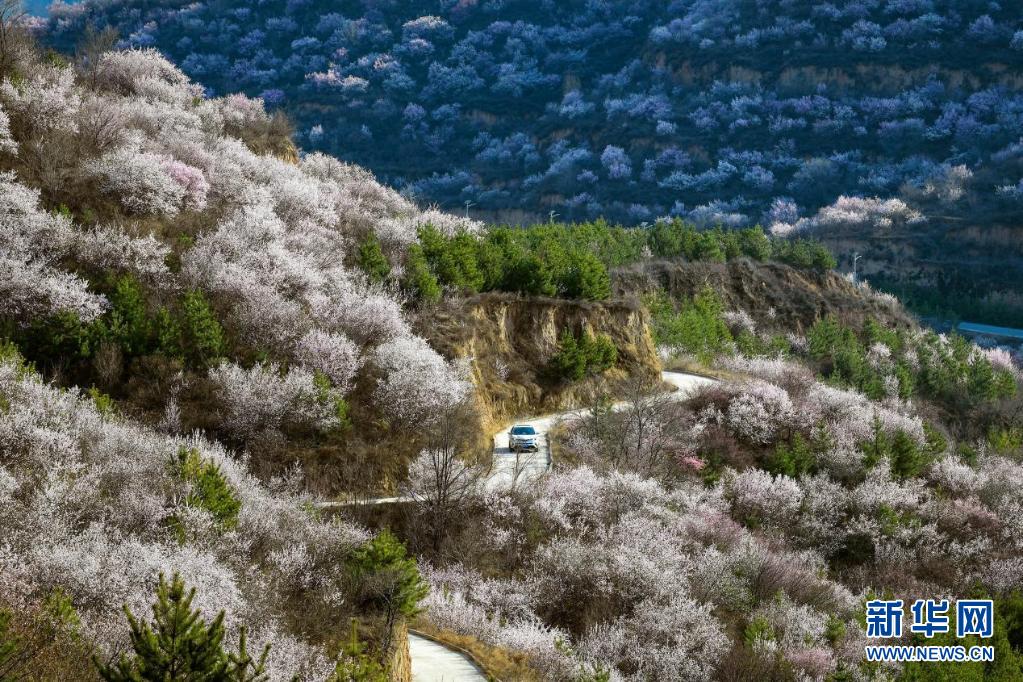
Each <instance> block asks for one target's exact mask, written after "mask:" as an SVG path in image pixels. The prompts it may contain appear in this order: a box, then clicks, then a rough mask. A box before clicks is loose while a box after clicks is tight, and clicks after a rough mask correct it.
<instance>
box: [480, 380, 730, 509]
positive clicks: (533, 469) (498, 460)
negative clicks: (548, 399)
mask: <svg viewBox="0 0 1023 682" xmlns="http://www.w3.org/2000/svg"><path fill="white" fill-rule="evenodd" d="M661 379H662V380H664V382H665V383H668V384H671V385H672V386H674V387H675V389H676V390H675V391H674V393H672V395H673V396H676V397H677V398H678V400H685V399H686V398H688V397H689V396H690V395H692V393H693V392H694V391H696V390H697V389H698V388H700V387H701V386H706V385H707V384H712V383H714V382H715V381H716V379H710V378H708V377H704V376H699V375H697V374H686V373H684V372H661ZM624 405H625V403H617V404H616V405H615V406H614V409H619V408H621V407H623V406H624ZM585 413H586V409H581V410H570V411H568V412H559V413H557V414H549V415H546V416H543V417H533V418H530V419H521V420H519V421H517V422H515V424H525V425H529V426H532V427H533V428H534V429H536V432H537V433H538V434H539V441H540V448H539V449H538V450H537V451H536V452H522V453H516V452H513V451H512V450H511V449H510V448H509V447H508V432H509V430H510V429H511V427H512V425H511V424H509V425H508V427H507V428H505V429H504V430H503V431H501V432H499V433H498V434H497V435H496V436H494V464H493V468H492V469H491V471H490V476H489V477H488V478H487V480H486V486H487V489H488V490H506V489H508V488H511V487H513V486H514V485H517V484H519V483H524V482H527V481H531V480H534V479H536V478H538V477H539V476H541V475H543V474H544V473H546V472H547V470H548V469H550V465H551V452H550V438H549V436H548V434H549V433H550V431H551V429H553V428H554V427H555V426H556V425H557V424H559V423H560V422H562V421H564V420H566V419H571V418H572V417H578V416H581V415H583V414H585Z"/></svg>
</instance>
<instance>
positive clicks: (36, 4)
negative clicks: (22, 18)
mask: <svg viewBox="0 0 1023 682" xmlns="http://www.w3.org/2000/svg"><path fill="white" fill-rule="evenodd" d="M50 2H52V0H25V7H26V8H27V9H28V11H29V14H35V15H36V16H40V17H45V16H46V8H47V7H49V6H50ZM68 4H72V3H68Z"/></svg>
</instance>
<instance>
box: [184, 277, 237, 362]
mask: <svg viewBox="0 0 1023 682" xmlns="http://www.w3.org/2000/svg"><path fill="white" fill-rule="evenodd" d="M181 331H182V337H183V338H182V341H183V343H182V344H181V345H182V348H183V349H184V350H185V353H186V355H187V357H188V360H189V362H191V363H192V364H193V365H194V366H196V367H207V366H209V365H212V364H213V363H214V362H215V361H216V360H217V359H218V358H220V357H222V356H223V355H224V354H225V353H226V352H227V342H226V340H225V338H224V330H223V328H221V326H220V322H219V321H218V320H217V317H216V314H215V313H214V312H213V308H212V307H211V306H210V304H209V302H208V301H207V300H206V297H205V296H203V294H202V292H201V291H190V292H188V293H187V294H185V295H184V297H183V298H182V299H181Z"/></svg>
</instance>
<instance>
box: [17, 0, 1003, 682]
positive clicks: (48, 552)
mask: <svg viewBox="0 0 1023 682" xmlns="http://www.w3.org/2000/svg"><path fill="white" fill-rule="evenodd" d="M923 4H926V3H923ZM698 5H700V6H702V5H701V4H700V3H694V4H693V7H696V6H698ZM918 5H920V3H915V2H910V3H905V2H903V3H900V4H899V5H898V6H899V7H902V8H903V10H904V11H911V10H912V11H915V10H913V9H912V8H914V7H918ZM6 6H8V5H0V7H6ZM117 7H120V5H117V4H116V3H115V4H113V5H111V8H114V9H116V8H117ZM189 7H190V9H189V10H188V11H191V12H197V13H202V12H205V11H207V8H206V7H205V6H203V5H190V6H189ZM292 7H293V8H294V9H295V10H296V11H298V10H301V9H302V7H304V5H303V4H302V3H301V2H299V3H293V4H292ZM396 7H397V5H391V4H386V3H385V4H383V5H377V4H373V3H370V4H368V5H367V6H365V7H363V9H365V11H366V12H367V13H375V12H379V13H383V12H387V11H397V10H396ZM476 7H477V5H472V4H467V5H466V6H465V8H464V9H465V10H467V11H470V13H472V12H473V11H475V8H476ZM480 7H481V11H482V9H483V8H490V9H495V8H496V7H497V6H496V5H493V6H492V5H490V4H487V3H484V4H483V5H481V6H480ZM503 7H504V9H501V11H511V10H512V9H514V8H515V5H514V4H511V3H509V4H508V5H506V6H503ZM588 7H589V5H588ZM600 7H601V6H600V5H599V4H594V5H593V6H592V8H591V9H592V11H602V10H600ZM686 7H689V6H688V5H687V6H686ZM743 7H744V8H747V9H748V5H747V4H743ZM640 8H642V6H640ZM57 9H58V11H56V12H55V13H54V21H57V22H59V21H62V20H65V19H67V18H68V13H70V14H71V15H74V14H75V13H81V14H82V15H83V16H85V15H87V14H88V13H89V12H90V11H91V10H90V9H89V8H85V9H68V8H60V7H58V8H57ZM136 9H138V10H139V11H140V12H142V11H143V7H142V6H141V5H140V6H139V7H137V8H136ZM157 9H159V8H157ZM219 9H220V10H224V7H220V8H219ZM341 9H343V8H341ZM555 9H557V8H556V7H554V6H553V5H552V6H551V11H552V13H555V14H556V12H554V10H555ZM675 9H676V10H678V7H676V8H675ZM874 9H876V8H874V7H873V6H872V7H871V8H869V9H868V10H864V11H874ZM989 9H990V11H991V12H992V13H994V14H996V15H998V16H999V17H1002V16H1003V14H1005V13H1006V11H1003V10H1000V9H998V8H997V7H994V6H991V7H990V8H989ZM151 10H152V8H151V7H149V6H148V5H147V6H146V9H145V11H151ZM160 11H164V10H160ZM167 11H171V10H167ZM209 11H213V10H212V9H211V10H209ZM224 11H225V12H226V11H227V10H224ZM452 11H454V9H453V10H452ZM558 11H561V10H558ZM608 11H610V10H608ZM651 11H653V10H651ZM694 11H695V10H694ZM836 11H837V10H836ZM8 16H9V15H5V14H4V13H3V12H0V679H2V680H4V682H6V680H7V679H9V678H10V679H16V680H21V679H32V680H75V681H76V682H77V681H78V680H82V681H84V682H89V681H92V680H100V679H106V680H119V681H120V680H132V681H134V682H193V681H194V680H196V679H208V680H218V681H219V680H241V681H243V682H278V681H280V682H285V681H289V682H290V681H293V680H295V679H297V680H300V681H302V682H306V681H308V682H411V680H410V677H411V676H412V675H414V674H416V666H417V664H421V663H422V658H420V659H419V660H418V661H417V655H420V656H421V654H417V651H421V650H422V647H420V646H414V647H410V646H409V645H408V640H409V632H410V630H412V629H415V628H417V627H418V628H421V629H422V630H423V631H425V632H427V633H428V634H430V635H435V636H437V637H439V638H441V639H442V640H445V641H448V642H453V643H455V644H457V645H458V646H461V647H464V648H466V649H468V650H471V651H472V653H473V655H475V656H476V657H477V658H478V659H479V660H480V661H481V662H482V663H483V665H484V666H485V667H486V668H487V670H486V674H489V675H492V676H493V677H497V678H500V679H502V680H505V681H506V682H538V681H540V680H542V681H543V682H705V681H707V680H712V681H714V682H732V681H735V680H751V679H764V680H778V681H780V682H789V681H792V682H803V681H805V680H827V681H828V682H840V681H846V680H854V681H856V682H892V681H893V680H906V681H907V682H908V681H910V680H927V681H928V682H930V681H932V680H933V681H934V682H937V681H939V680H949V679H991V680H998V681H999V682H1001V681H1002V680H1018V679H1020V678H1021V677H1023V597H1021V594H1023V562H1021V560H1020V554H1021V552H1023V524H1020V523H1019V518H1020V514H1021V511H1023V463H1021V462H1023V421H1021V415H1023V370H1021V367H1020V364H1019V362H1018V358H1015V357H1014V356H1013V355H1012V354H1011V353H1010V352H1008V351H1007V350H1006V349H1000V348H988V349H984V348H980V347H978V346H975V345H972V344H970V343H969V342H967V341H966V340H965V339H963V338H961V337H958V336H954V335H951V336H945V335H938V334H935V333H933V332H931V331H928V330H927V329H925V328H922V327H921V326H920V325H919V324H918V323H917V322H916V320H915V319H914V318H913V317H912V316H911V315H910V314H909V313H907V312H906V310H905V309H904V308H903V307H902V305H901V304H900V303H899V301H898V300H897V299H895V298H894V297H892V296H890V295H888V294H883V293H878V292H877V291H876V290H874V289H871V288H870V287H869V286H866V285H865V284H863V283H853V282H852V281H851V280H850V279H849V278H846V277H844V276H842V275H841V274H839V273H838V272H836V271H835V268H836V265H837V263H836V260H835V258H834V256H833V255H832V254H831V253H830V252H829V251H828V249H827V248H825V247H824V246H823V245H822V244H821V242H820V241H817V240H814V239H812V238H807V237H805V236H802V235H803V234H804V232H805V233H810V234H816V232H815V231H814V230H813V229H810V228H809V227H807V226H805V225H804V226H803V227H807V229H806V230H805V231H804V229H803V227H796V228H793V230H792V232H794V234H788V235H786V236H779V235H776V234H770V233H768V232H765V231H764V230H762V229H759V228H756V227H743V228H738V229H725V228H714V229H701V228H698V227H696V226H695V225H694V224H692V223H691V222H687V221H684V220H681V219H672V220H662V221H657V222H656V223H655V224H653V225H649V226H647V227H645V228H642V229H635V228H630V227H625V226H621V225H616V224H611V223H608V222H606V221H603V220H593V221H589V222H575V223H563V222H559V221H557V220H554V219H553V218H551V217H549V218H548V219H547V221H546V222H542V223H538V224H532V225H529V226H524V227H521V228H510V227H507V226H501V225H493V224H484V223H482V222H479V221H477V220H473V219H470V218H468V217H464V216H459V215H453V214H451V213H445V212H443V211H441V210H439V209H435V208H428V209H424V208H423V207H421V206H420V205H419V204H418V203H416V202H415V201H413V200H411V199H409V198H408V197H407V196H405V195H404V194H402V193H400V192H398V191H397V190H395V189H393V188H391V187H389V186H387V185H385V184H382V183H381V182H378V181H377V180H376V179H374V177H373V175H372V173H371V172H369V171H368V170H366V169H364V168H362V167H360V166H356V165H352V164H351V163H348V162H346V161H341V160H339V159H337V158H334V157H332V156H329V155H327V154H324V153H321V152H315V151H309V150H308V149H303V148H302V145H304V144H305V141H304V139H303V138H302V137H301V136H299V137H297V138H296V137H295V136H293V131H292V129H291V128H290V124H289V122H288V120H287V119H286V118H285V117H283V116H281V115H279V113H278V114H275V113H271V112H269V111H268V110H267V109H266V103H265V101H263V100H261V99H259V98H251V97H248V96H246V95H244V94H223V95H220V96H214V94H213V93H208V92H206V90H205V88H204V87H203V86H202V85H200V84H198V83H196V82H194V81H193V80H191V79H190V78H189V77H188V76H187V75H186V74H185V73H184V72H183V71H182V70H181V69H179V68H178V67H177V66H176V65H175V64H174V63H173V62H171V61H169V60H168V59H167V58H166V57H165V56H163V55H162V54H161V53H160V52H158V51H157V50H155V49H149V48H146V49H128V50H116V49H108V48H109V47H110V46H109V44H105V39H103V38H102V36H97V35H95V34H93V35H91V36H90V38H89V40H88V41H87V42H88V44H87V45H85V46H83V48H82V49H81V50H79V51H78V52H77V53H76V54H70V53H64V54H61V53H55V52H47V51H44V50H43V49H42V48H40V46H39V45H38V43H36V42H35V40H34V39H33V31H34V30H36V29H37V28H38V23H37V22H34V21H31V22H27V23H22V22H19V21H13V20H8V19H7V17H8ZM140 16H141V15H140ZM224 16H227V15H226V14H225V15H223V16H222V17H221V19H223V20H224V21H226V19H224ZM61 17H63V19H61ZM246 17H249V15H248V14H245V12H242V15H241V16H240V17H239V20H241V19H245V18H246ZM589 18H590V19H592V17H589ZM246 20H247V19H246ZM710 26H711V24H706V23H704V24H700V26H699V27H697V28H699V30H701V31H702V30H710ZM203 28H204V30H203V31H200V30H199V29H198V27H196V28H195V30H192V31H191V32H190V35H191V36H193V37H194V39H196V40H198V39H199V37H200V36H202V35H206V32H205V25H203ZM694 30H695V28H694ZM228 34H229V32H228V31H226V27H225V32H224V33H222V35H225V36H226V35H228ZM108 37H109V36H108ZM765 40H766V39H765ZM964 49H965V48H964ZM949 59H950V60H953V61H954V60H955V59H957V58H956V57H955V56H952V57H949ZM442 161H443V159H442V158H438V159H437V163H441V162H442ZM895 208H898V207H897V206H896V207H895ZM900 210H901V209H900ZM900 215H901V214H900ZM914 220H915V219H914ZM914 220H907V221H906V222H907V224H915V223H914ZM777 231H784V230H777ZM679 368H682V369H685V370H686V371H690V372H699V373H700V374H702V375H703V376H699V377H697V376H694V375H682V374H678V373H676V374H672V373H666V372H662V370H665V369H679ZM666 377H667V378H669V379H670V378H672V377H673V380H672V381H668V382H665V381H664V379H665V378H666ZM676 387H677V388H679V389H683V390H679V391H674V392H671V391H669V390H666V389H671V388H676ZM527 419H528V423H529V424H531V425H536V426H537V427H539V428H541V429H542V431H541V432H540V433H539V434H534V435H540V436H541V437H542V439H543V446H542V447H540V446H537V452H536V453H530V454H536V455H541V454H542V458H538V459H535V460H531V461H530V462H529V466H528V472H529V475H528V476H525V477H519V476H517V475H516V474H517V473H518V471H519V464H520V462H519V460H520V457H529V456H530V454H526V453H519V452H515V451H512V449H511V448H510V447H508V445H509V443H508V442H507V440H505V442H502V443H498V442H497V440H498V438H497V437H496V435H497V434H499V433H500V434H502V437H503V438H505V439H507V434H508V429H509V427H511V426H512V425H513V424H515V423H517V422H518V421H519V420H527ZM548 456H550V459H548ZM509 464H510V465H511V466H508V465H509ZM495 472H497V474H500V475H496V474H495ZM505 474H507V475H505ZM879 596H884V597H891V598H893V599H901V600H904V601H905V602H906V603H912V602H913V601H915V600H917V599H935V598H942V597H943V596H947V597H948V598H949V599H964V598H967V597H969V598H974V599H990V600H991V601H992V610H993V611H992V622H993V624H994V633H993V636H992V637H990V638H987V637H979V636H978V635H974V634H963V635H956V634H954V633H953V632H949V633H947V634H945V633H939V634H938V636H937V638H936V639H933V640H929V643H931V644H938V643H940V644H942V645H948V646H964V647H967V646H973V645H975V644H976V643H977V642H978V641H980V642H983V643H985V644H987V645H990V646H991V647H992V651H994V652H995V660H994V661H993V662H969V663H958V662H942V663H926V664H925V663H913V662H910V663H905V664H893V665H890V666H881V665H878V664H875V663H871V662H869V661H867V660H865V649H864V647H865V646H866V644H867V643H869V642H870V641H872V640H871V639H870V638H869V637H868V634H870V627H871V626H870V623H869V622H868V621H867V617H866V604H867V602H868V601H871V600H874V599H875V598H877V597H879ZM126 611H127V613H126ZM964 624H965V622H964ZM893 641H897V642H898V643H901V644H905V645H907V646H908V645H916V644H918V643H919V642H921V640H920V639H919V638H917V637H916V635H915V634H911V633H910V632H909V631H908V628H907V632H906V633H905V635H904V636H903V637H901V639H898V640H893ZM420 643H421V642H420ZM267 646H269V649H267V648H266V647H267ZM432 650H433V651H434V652H436V651H437V648H435V647H434V648H432ZM441 651H443V649H441ZM456 658H457V659H458V660H459V662H460V663H462V664H465V665H466V666H467V667H469V668H472V666H469V665H468V659H466V658H464V657H461V656H456ZM483 676H484V674H483V673H479V674H476V672H475V671H473V673H472V678H473V679H477V680H478V679H480V677H483Z"/></svg>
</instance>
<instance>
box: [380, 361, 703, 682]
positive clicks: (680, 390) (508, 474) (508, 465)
mask: <svg viewBox="0 0 1023 682" xmlns="http://www.w3.org/2000/svg"><path fill="white" fill-rule="evenodd" d="M661 378H662V379H663V380H664V381H665V382H666V383H668V384H671V385H672V386H674V387H675V389H676V390H675V391H674V392H673V393H672V395H673V396H676V397H677V399H678V400H685V399H686V398H688V397H689V396H690V395H692V394H693V392H694V391H696V390H697V389H699V388H700V387H702V386H706V385H707V384H711V383H714V382H715V381H716V380H715V379H710V378H707V377H702V376H698V375H695V374H685V373H682V372H662V373H661ZM623 405H624V403H618V404H617V405H616V406H615V407H616V408H618V407H621V406H623ZM585 412H586V410H572V411H568V412H560V413H558V414H551V415H546V416H543V417H533V418H530V419H523V420H520V421H518V422H516V423H517V424H529V425H530V426H532V427H533V428H535V429H536V431H537V433H538V434H540V442H541V447H540V449H539V450H538V451H537V452H532V453H515V452H512V451H511V450H510V449H509V448H508V431H509V429H510V428H511V425H509V426H508V427H507V428H505V429H504V430H503V431H501V432H500V433H498V434H497V435H496V436H494V464H493V468H492V469H491V471H490V475H489V476H488V477H487V479H486V481H485V485H486V487H487V488H488V489H490V490H503V489H507V488H510V487H512V486H514V485H517V484H521V483H525V482H527V481H531V480H535V479H536V478H538V477H540V476H542V475H543V474H544V473H546V472H547V471H548V470H549V469H550V466H551V454H550V439H549V436H548V434H549V432H550V430H551V429H552V428H554V426H556V425H557V424H558V423H559V422H561V421H563V420H565V419H569V418H571V417H574V416H578V415H582V414H584V413H585ZM401 501H403V498H400V497H390V498H382V499H380V500H372V501H367V502H370V503H385V502H401ZM409 655H410V657H411V659H412V682H486V679H487V677H486V676H485V675H484V674H483V673H482V672H481V671H480V669H479V668H478V667H476V665H475V664H474V663H473V662H472V661H471V660H470V659H469V658H468V657H467V656H465V655H464V654H462V653H460V652H458V651H455V650H454V649H449V648H447V647H445V646H443V645H442V644H438V643H437V642H434V641H432V640H429V639H426V638H425V637H420V636H419V635H416V634H413V633H410V634H409Z"/></svg>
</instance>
